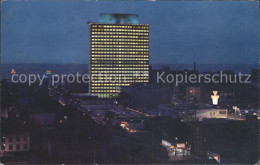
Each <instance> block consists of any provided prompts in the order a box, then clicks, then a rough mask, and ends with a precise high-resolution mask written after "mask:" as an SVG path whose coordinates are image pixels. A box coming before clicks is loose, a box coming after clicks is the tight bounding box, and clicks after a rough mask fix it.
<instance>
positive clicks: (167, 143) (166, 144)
mask: <svg viewBox="0 0 260 165" xmlns="http://www.w3.org/2000/svg"><path fill="white" fill-rule="evenodd" d="M162 145H164V146H166V147H171V145H172V144H171V143H170V142H168V141H166V140H162Z"/></svg>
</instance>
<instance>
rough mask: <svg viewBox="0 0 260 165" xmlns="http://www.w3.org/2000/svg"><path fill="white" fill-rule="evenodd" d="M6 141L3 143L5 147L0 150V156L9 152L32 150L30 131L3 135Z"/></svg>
mask: <svg viewBox="0 0 260 165" xmlns="http://www.w3.org/2000/svg"><path fill="white" fill-rule="evenodd" d="M2 137H4V139H5V140H4V141H2V142H1V143H2V144H1V145H4V146H5V149H4V150H2V148H1V150H0V156H3V154H8V153H10V152H24V151H29V150H30V134H29V133H28V132H22V133H13V134H6V135H3V136H2Z"/></svg>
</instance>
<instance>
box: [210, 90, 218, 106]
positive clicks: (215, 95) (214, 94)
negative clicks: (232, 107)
mask: <svg viewBox="0 0 260 165" xmlns="http://www.w3.org/2000/svg"><path fill="white" fill-rule="evenodd" d="M211 99H212V104H213V105H218V99H219V95H218V91H213V95H211Z"/></svg>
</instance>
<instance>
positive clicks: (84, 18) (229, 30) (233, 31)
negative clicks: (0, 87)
mask: <svg viewBox="0 0 260 165" xmlns="http://www.w3.org/2000/svg"><path fill="white" fill-rule="evenodd" d="M143 8H145V9H146V10H143ZM14 9H15V10H14ZM24 9H26V10H24ZM258 10H259V9H258V4H257V2H236V3H233V2H206V3H201V2H163V3H161V2H136V3H131V2H125V3H121V4H120V3H119V2H73V5H72V3H70V2H61V1H60V2H38V1H37V2H31V1H29V2H15V1H12V2H6V1H4V2H3V4H2V18H3V19H2V45H1V46H2V63H53V64H57V63H58V64H59V63H60V64H67V63H80V64H87V63H88V58H89V53H88V52H89V47H88V43H89V40H88V38H89V35H88V28H87V26H88V25H87V22H88V21H93V22H97V21H98V13H102V12H107V13H129V14H130V13H131V14H138V15H139V19H140V21H141V22H146V23H147V24H151V31H150V36H151V37H150V64H188V63H193V62H194V61H196V63H198V64H258V61H259V55H258V54H259V38H258V31H259V30H258V29H259V21H258V17H259V15H258ZM46 11H48V12H46Z"/></svg>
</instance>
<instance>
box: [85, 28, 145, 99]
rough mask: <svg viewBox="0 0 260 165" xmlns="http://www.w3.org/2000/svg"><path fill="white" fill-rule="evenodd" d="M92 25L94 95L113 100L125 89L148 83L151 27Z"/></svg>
mask: <svg viewBox="0 0 260 165" xmlns="http://www.w3.org/2000/svg"><path fill="white" fill-rule="evenodd" d="M89 25H90V75H91V78H92V80H91V84H90V91H91V94H93V95H97V96H99V97H100V98H111V97H116V96H118V94H119V92H120V91H121V87H122V86H129V85H130V84H132V83H148V80H149V25H147V24H102V23H90V24H89Z"/></svg>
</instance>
